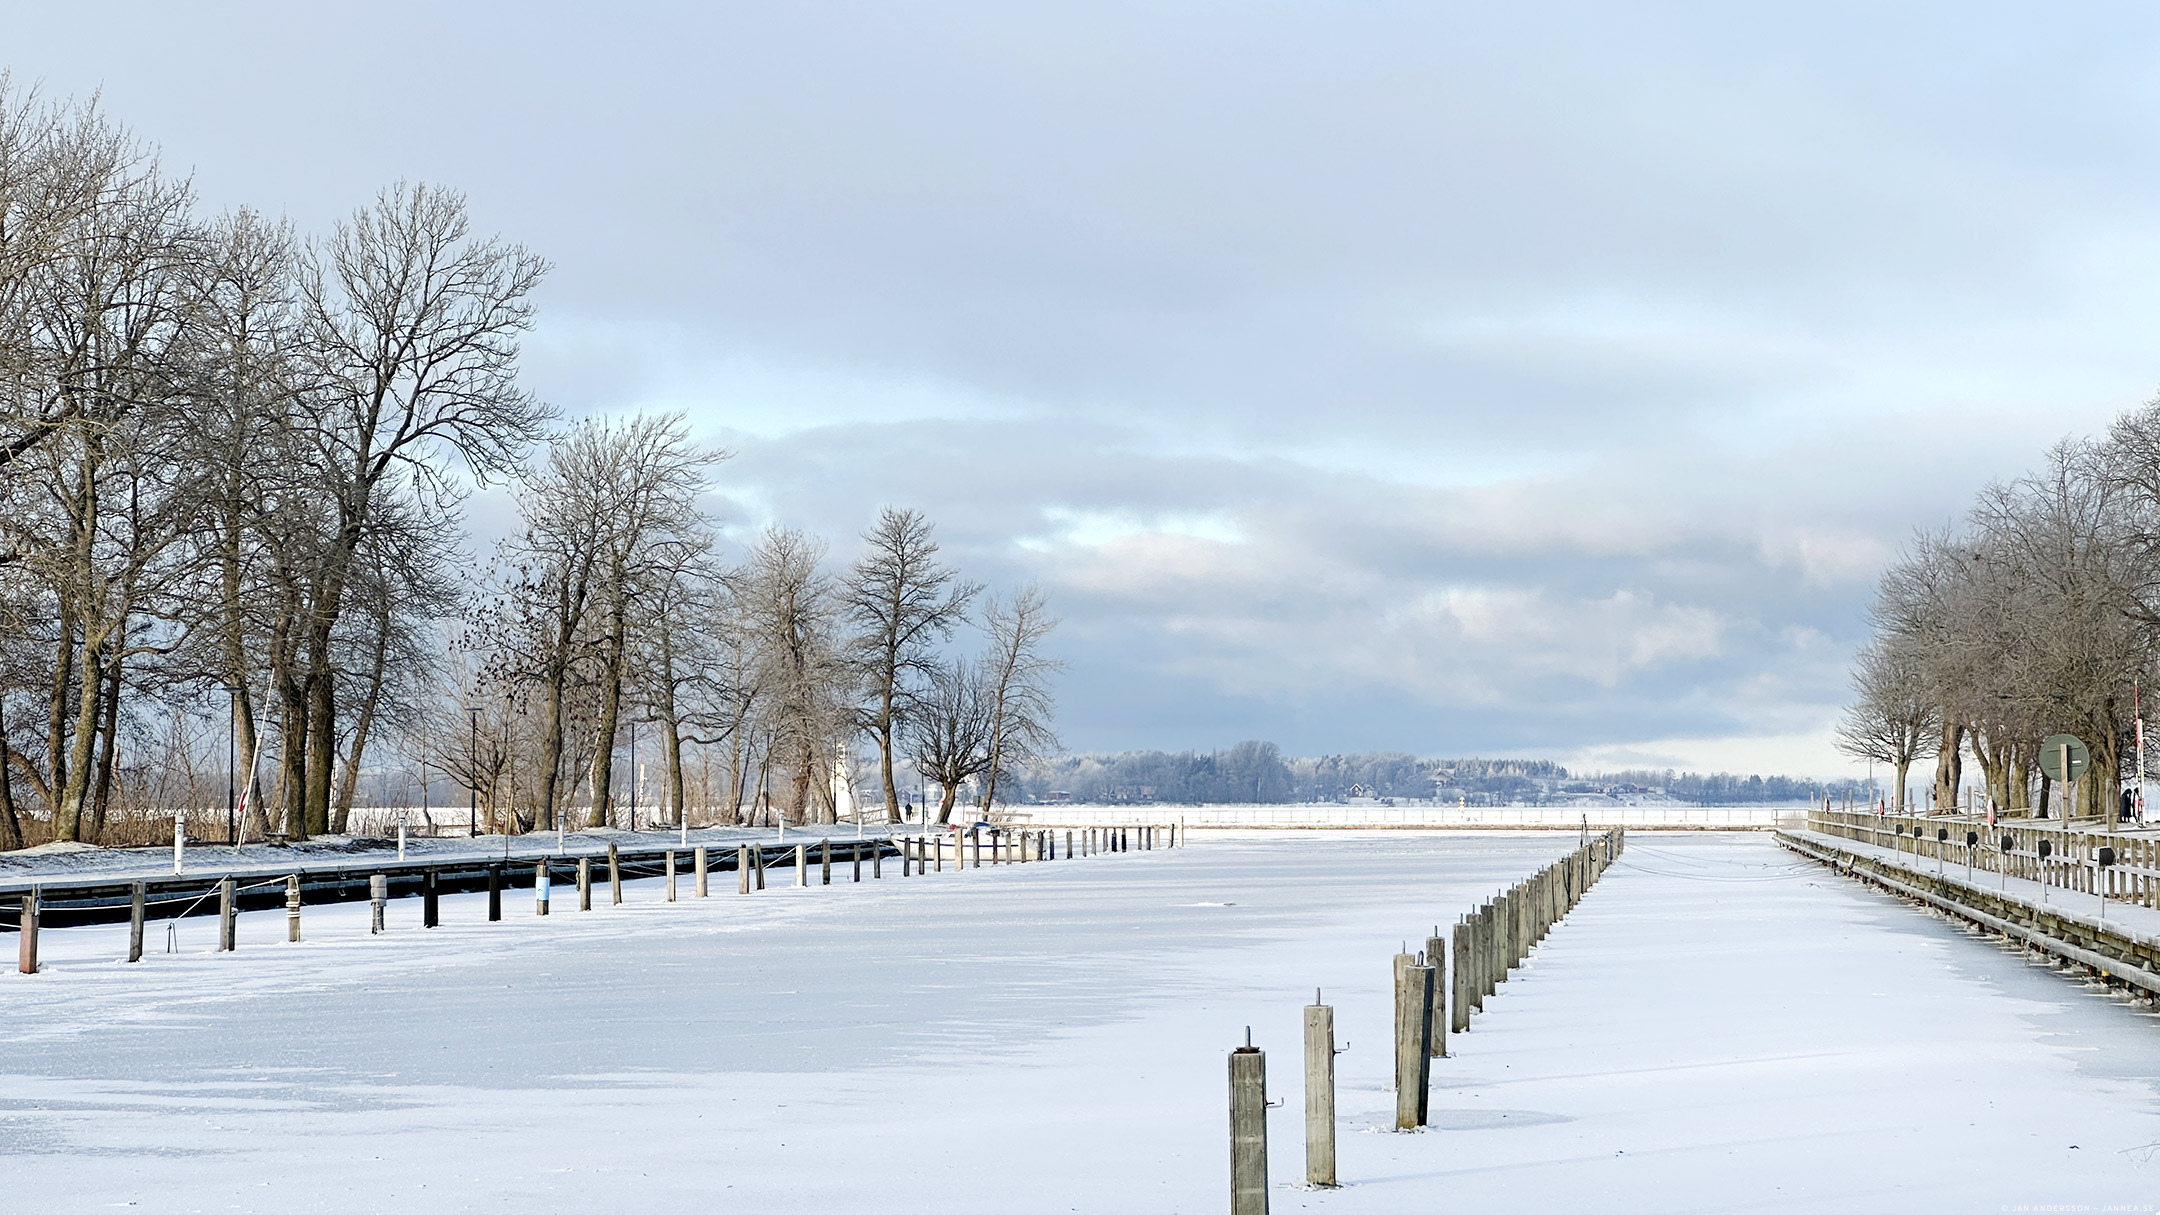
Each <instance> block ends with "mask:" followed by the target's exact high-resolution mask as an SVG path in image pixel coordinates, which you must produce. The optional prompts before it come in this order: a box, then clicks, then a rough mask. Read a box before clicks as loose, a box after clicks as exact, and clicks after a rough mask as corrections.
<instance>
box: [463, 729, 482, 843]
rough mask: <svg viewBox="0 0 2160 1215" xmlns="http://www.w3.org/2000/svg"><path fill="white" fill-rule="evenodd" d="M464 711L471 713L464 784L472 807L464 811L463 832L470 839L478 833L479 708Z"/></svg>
mask: <svg viewBox="0 0 2160 1215" xmlns="http://www.w3.org/2000/svg"><path fill="white" fill-rule="evenodd" d="M465 711H466V712H467V713H469V714H471V715H472V749H471V750H470V751H468V752H466V754H465V759H466V762H467V763H468V764H469V765H470V766H469V767H468V768H467V769H466V773H465V784H466V787H467V788H469V789H470V790H471V791H472V808H471V810H469V811H467V813H466V819H465V834H466V837H467V838H468V839H471V838H477V837H478V836H479V834H480V710H479V709H477V708H468V709H466V710H465Z"/></svg>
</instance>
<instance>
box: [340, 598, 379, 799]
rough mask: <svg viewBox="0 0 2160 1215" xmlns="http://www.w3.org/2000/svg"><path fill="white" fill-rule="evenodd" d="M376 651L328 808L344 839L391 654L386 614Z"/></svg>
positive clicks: (376, 638) (377, 637)
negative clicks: (332, 800)
mask: <svg viewBox="0 0 2160 1215" xmlns="http://www.w3.org/2000/svg"><path fill="white" fill-rule="evenodd" d="M375 624H376V626H377V632H376V634H375V649H374V652H373V653H372V654H370V655H369V656H368V657H369V662H368V671H367V681H368V683H367V695H365V696H363V697H361V699H360V715H359V717H358V718H357V719H356V720H355V721H354V722H353V732H352V747H351V749H350V750H349V751H348V752H347V754H346V756H345V762H344V775H343V776H342V777H341V778H340V780H339V783H338V796H337V803H336V805H334V806H333V807H332V808H331V815H332V817H331V820H330V833H331V834H332V835H343V834H345V829H346V828H347V827H348V826H350V825H351V822H352V807H353V795H354V792H355V791H356V790H358V789H359V787H360V761H361V759H362V758H363V757H364V756H365V755H366V753H367V744H368V736H369V734H370V733H372V732H373V730H374V728H375V712H376V709H377V708H379V707H380V706H381V704H382V687H383V664H384V662H385V661H386V659H387V656H388V654H389V651H390V617H389V613H388V612H387V611H385V612H384V613H382V614H381V615H380V616H379V617H378V618H377V619H376V621H375Z"/></svg>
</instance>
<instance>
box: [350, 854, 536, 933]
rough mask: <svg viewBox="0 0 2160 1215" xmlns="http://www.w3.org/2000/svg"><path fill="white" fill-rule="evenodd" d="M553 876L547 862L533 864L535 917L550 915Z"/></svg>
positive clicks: (378, 920) (378, 921)
mask: <svg viewBox="0 0 2160 1215" xmlns="http://www.w3.org/2000/svg"><path fill="white" fill-rule="evenodd" d="M552 876H553V875H552V874H551V873H550V872H549V870H548V863H547V862H546V861H534V862H533V914H534V915H546V914H547V913H548V895H549V894H550V893H551V892H550V890H549V889H548V885H549V879H550V878H551V877H552ZM376 922H377V923H380V922H381V920H380V919H379V918H378V919H377V921H376Z"/></svg>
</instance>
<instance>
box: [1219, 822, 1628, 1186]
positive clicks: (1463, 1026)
mask: <svg viewBox="0 0 2160 1215" xmlns="http://www.w3.org/2000/svg"><path fill="white" fill-rule="evenodd" d="M1626 843H1627V838H1626V834H1625V832H1624V831H1623V830H1622V829H1620V828H1614V829H1613V830H1611V831H1607V832H1605V833H1603V834H1601V835H1597V836H1586V838H1585V839H1584V840H1583V842H1582V844H1581V846H1579V847H1577V848H1576V849H1575V850H1574V851H1572V852H1570V853H1568V854H1567V855H1566V856H1564V857H1561V858H1560V859H1559V860H1557V861H1554V862H1553V863H1552V864H1550V865H1547V866H1545V867H1544V868H1542V869H1540V870H1538V871H1537V872H1536V873H1533V874H1531V875H1530V876H1529V877H1527V878H1524V879H1523V880H1522V881H1520V882H1517V883H1516V884H1515V885H1513V886H1511V887H1509V888H1508V889H1507V890H1505V891H1502V892H1501V893H1499V894H1497V895H1495V896H1494V897H1492V898H1491V899H1488V900H1486V901H1485V903H1484V904H1482V905H1481V906H1479V907H1478V908H1476V909H1475V910H1473V911H1471V912H1469V913H1468V914H1466V915H1464V916H1462V917H1461V918H1460V919H1459V920H1457V921H1456V923H1455V925H1454V930H1453V932H1452V934H1451V937H1452V940H1450V939H1448V938H1443V937H1442V936H1441V935H1440V931H1439V929H1438V928H1435V929H1434V930H1433V934H1432V935H1431V936H1429V937H1427V938H1426V939H1425V948H1424V949H1423V950H1422V951H1416V952H1413V951H1411V950H1409V949H1408V948H1405V949H1404V950H1403V952H1401V953H1398V954H1396V955H1395V958H1394V984H1393V991H1394V995H1395V1001H1394V1003H1395V1039H1394V1042H1395V1128H1396V1129H1397V1130H1401V1131H1408V1130H1415V1129H1417V1128H1419V1127H1422V1126H1425V1125H1427V1124H1428V1121H1429V1115H1430V1113H1431V1100H1430V1097H1431V1088H1432V1060H1434V1059H1441V1058H1446V1057H1447V1055H1448V1034H1449V1033H1451V1032H1452V1033H1465V1032H1467V1031H1468V1030H1469V1029H1470V1024H1471V1022H1470V1018H1471V1014H1472V1013H1473V1012H1481V1011H1483V1009H1484V1005H1485V998H1486V997H1487V996H1490V995H1492V994H1493V993H1494V992H1495V990H1496V989H1497V988H1498V986H1499V985H1500V984H1501V983H1504V982H1506V981H1507V976H1508V973H1509V972H1510V971H1512V970H1514V969H1515V968H1516V967H1517V966H1520V965H1521V964H1522V963H1523V961H1524V960H1525V959H1527V958H1528V957H1529V955H1530V950H1531V948H1532V947H1533V946H1535V945H1536V944H1537V943H1538V942H1539V941H1541V940H1543V939H1544V937H1545V934H1546V933H1547V932H1548V931H1550V930H1551V928H1552V926H1553V925H1554V924H1556V923H1558V922H1559V921H1560V919H1561V918H1562V917H1564V916H1565V915H1567V913H1568V912H1569V911H1570V910H1571V909H1572V908H1573V907H1574V906H1575V905H1576V904H1577V903H1578V902H1580V901H1582V897H1583V895H1584V893H1585V892H1587V891H1588V890H1589V889H1590V887H1591V886H1592V885H1594V884H1595V883H1596V882H1597V880H1598V878H1599V877H1600V876H1601V875H1603V874H1604V872H1605V870H1606V869H1607V868H1609V867H1610V866H1611V865H1612V863H1613V861H1614V860H1615V859H1616V858H1618V857H1619V855H1620V852H1621V850H1622V848H1624V847H1625V846H1626ZM1451 957H1452V959H1453V961H1454V965H1453V966H1452V967H1450V966H1449V965H1448V961H1449V959H1450V958H1451ZM1335 1055H1336V1049H1335V1010H1334V1008H1332V1007H1331V1006H1329V1005H1327V1004H1325V1003H1323V1002H1322V1001H1321V999H1320V993H1319V992H1317V991H1316V992H1314V993H1313V1002H1312V1003H1311V1004H1309V1005H1307V1006H1306V1008H1305V1181H1306V1184H1307V1185H1310V1186H1319V1187H1332V1186H1335V1185H1337V1184H1338V1182H1337V1180H1336V1170H1335ZM1267 1209H1268V1183H1267V1055H1266V1053H1265V1052H1263V1051H1261V1050H1259V1049H1258V1048H1256V1047H1254V1046H1253V1044H1252V1031H1251V1030H1250V1029H1247V1030H1246V1036H1245V1045H1244V1046H1241V1047H1239V1048H1237V1049H1236V1050H1234V1051H1232V1052H1231V1053H1230V1210H1231V1215H1266V1212H1267Z"/></svg>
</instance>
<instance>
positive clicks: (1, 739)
mask: <svg viewBox="0 0 2160 1215" xmlns="http://www.w3.org/2000/svg"><path fill="white" fill-rule="evenodd" d="M14 758H15V749H14V748H13V747H11V746H9V745H8V740H7V725H6V723H5V722H0V852H5V851H11V850H13V849H16V848H20V847H22V846H23V843H24V841H23V829H22V817H21V816H20V815H18V814H16V812H15V782H14V781H13V780H12V779H10V778H9V775H8V769H10V768H12V767H14V766H15V765H14V763H13V760H14Z"/></svg>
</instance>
